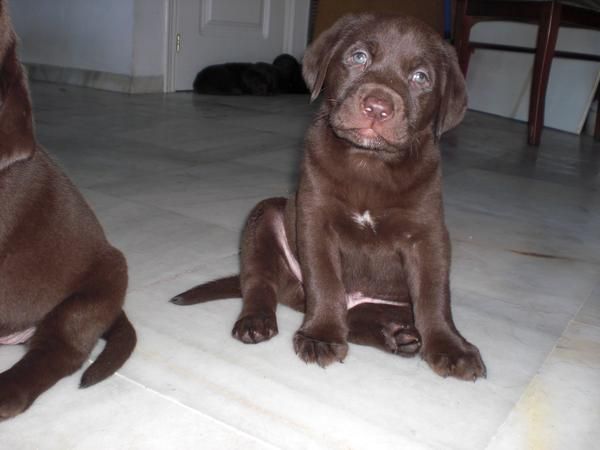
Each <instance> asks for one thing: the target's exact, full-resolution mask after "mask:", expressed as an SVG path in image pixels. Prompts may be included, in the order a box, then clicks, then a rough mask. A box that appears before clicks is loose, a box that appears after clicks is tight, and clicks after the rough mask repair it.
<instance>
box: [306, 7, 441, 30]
mask: <svg viewBox="0 0 600 450" xmlns="http://www.w3.org/2000/svg"><path fill="white" fill-rule="evenodd" d="M316 3H317V11H316V18H315V23H314V28H313V36H312V38H313V39H314V38H316V37H317V36H318V35H319V34H320V33H322V32H323V31H324V30H326V29H327V28H329V27H330V26H331V25H333V23H334V22H335V21H336V20H337V19H339V18H340V17H341V16H343V15H344V14H346V13H349V12H363V11H372V12H385V13H394V14H402V15H406V16H413V17H416V18H418V19H420V20H422V21H423V22H425V23H427V24H428V25H430V26H431V27H433V28H434V29H435V30H437V31H438V32H439V33H440V34H442V35H443V34H444V2H443V1H442V0H344V1H340V0H318V1H317V2H316Z"/></svg>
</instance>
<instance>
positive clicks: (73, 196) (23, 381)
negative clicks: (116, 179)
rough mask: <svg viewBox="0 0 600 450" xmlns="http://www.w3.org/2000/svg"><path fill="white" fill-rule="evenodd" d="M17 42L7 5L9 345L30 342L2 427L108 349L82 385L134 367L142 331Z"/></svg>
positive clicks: (4, 329)
mask: <svg viewBox="0 0 600 450" xmlns="http://www.w3.org/2000/svg"><path fill="white" fill-rule="evenodd" d="M15 42H16V37H15V34H14V32H13V30H12V27H11V24H10V21H9V17H8V13H7V6H6V3H5V1H3V0H0V344H16V343H23V342H27V343H28V350H27V353H26V354H25V355H24V356H23V358H22V359H21V360H20V361H18V362H17V363H16V364H15V365H14V366H13V367H11V368H10V369H8V370H7V371H5V372H2V373H0V420H3V419H7V418H9V417H13V416H15V415H17V414H19V413H21V412H23V411H24V410H25V409H27V407H29V405H31V403H32V402H33V401H34V400H35V399H36V398H37V397H38V396H39V395H40V394H41V393H42V392H44V391H45V390H47V389H48V388H49V387H51V386H52V385H53V384H55V383H56V382H57V381H58V380H60V379H61V378H63V377H65V376H66V375H69V374H71V373H73V372H74V371H76V370H77V369H78V368H79V367H81V365H82V364H83V363H84V362H85V360H86V359H87V358H88V356H89V355H90V352H91V351H92V349H93V347H94V345H95V344H96V342H97V341H98V339H99V338H101V337H103V338H104V339H106V347H105V348H104V350H103V351H102V353H101V354H100V356H99V357H98V358H97V359H96V361H95V362H94V363H93V364H92V365H91V366H90V367H88V369H87V370H86V371H85V372H84V374H83V376H82V379H81V386H82V387H86V386H90V385H92V384H94V383H97V382H99V381H101V380H103V379H104V378H106V377H108V376H109V375H111V374H112V373H113V372H114V371H115V370H117V369H118V368H119V367H121V365H122V364H123V363H124V362H125V361H126V360H127V358H128V357H129V355H130V354H131V352H132V351H133V348H134V347H135V342H136V336H135V331H134V329H133V327H132V326H131V324H130V323H129V321H128V320H127V318H126V316H125V314H124V313H123V311H122V309H121V308H122V305H123V300H124V296H125V290H126V288H127V265H126V262H125V258H124V257H123V255H122V254H121V253H120V252H119V251H118V250H116V249H115V248H113V247H111V246H110V245H109V243H108V242H107V241H106V238H105V236H104V233H103V231H102V228H101V227H100V224H99V223H98V221H97V219H96V217H95V216H94V214H93V213H92V211H91V210H90V208H89V206H88V205H87V204H86V202H85V200H84V199H83V198H82V197H81V195H80V194H79V192H78V191H77V190H76V188H75V187H74V186H73V184H71V182H70V181H69V180H68V179H67V178H66V177H65V176H64V175H63V174H62V173H61V171H60V170H59V169H58V167H57V166H56V165H55V163H54V162H53V161H52V160H51V159H50V158H49V157H48V155H47V154H46V152H45V151H44V150H43V149H42V148H40V147H38V146H37V144H36V141H35V137H34V129H33V120H32V113H31V103H30V100H29V93H28V90H27V82H26V79H25V75H24V74H23V71H22V68H21V65H20V64H19V61H18V60H17V54H16V48H15V47H16V44H15Z"/></svg>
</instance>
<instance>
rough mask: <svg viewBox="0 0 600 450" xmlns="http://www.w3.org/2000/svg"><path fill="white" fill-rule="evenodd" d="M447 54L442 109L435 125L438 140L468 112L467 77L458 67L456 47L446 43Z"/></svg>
mask: <svg viewBox="0 0 600 450" xmlns="http://www.w3.org/2000/svg"><path fill="white" fill-rule="evenodd" d="M444 50H445V54H446V64H445V71H446V73H445V76H444V78H445V80H444V83H443V85H442V92H441V102H440V109H439V112H438V117H437V120H436V124H435V136H436V138H437V139H439V138H440V136H441V135H442V134H443V133H445V132H446V131H448V130H450V129H452V128H454V127H455V126H456V125H458V124H459V123H460V122H461V121H462V119H463V116H464V115H465V111H466V110H467V87H466V84H465V77H464V76H463V74H462V72H461V70H460V67H459V65H458V58H457V56H456V51H455V50H454V47H452V46H451V45H450V44H448V43H446V42H444Z"/></svg>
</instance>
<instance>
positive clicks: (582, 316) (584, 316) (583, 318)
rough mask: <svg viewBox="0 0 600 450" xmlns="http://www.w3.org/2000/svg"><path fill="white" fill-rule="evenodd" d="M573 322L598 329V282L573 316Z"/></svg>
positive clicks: (599, 290) (599, 299) (599, 316)
mask: <svg viewBox="0 0 600 450" xmlns="http://www.w3.org/2000/svg"><path fill="white" fill-rule="evenodd" d="M575 320H576V321H578V322H581V323H586V324H588V325H594V326H596V327H600V282H599V283H598V284H597V285H596V289H594V292H592V295H590V298H589V299H588V300H587V301H586V302H585V303H584V305H583V306H582V307H581V309H580V310H579V312H578V313H577V315H576V316H575Z"/></svg>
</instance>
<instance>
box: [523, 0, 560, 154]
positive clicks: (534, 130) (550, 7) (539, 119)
mask: <svg viewBox="0 0 600 450" xmlns="http://www.w3.org/2000/svg"><path fill="white" fill-rule="evenodd" d="M560 16H561V5H560V3H558V2H554V1H553V2H549V3H547V4H545V5H543V6H542V13H541V16H540V22H539V27H538V35H537V49H536V53H535V60H534V63H533V80H532V82H531V97H530V99H529V130H528V131H529V137H528V142H529V145H534V146H538V145H540V137H541V135H542V128H543V127H544V106H545V100H546V88H547V87H548V78H549V77H550V67H551V66H552V58H553V56H554V49H555V47H556V38H557V37H558V29H559V28H560Z"/></svg>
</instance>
